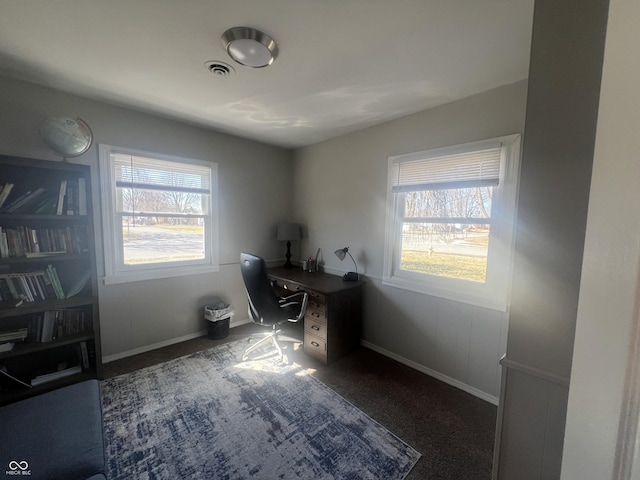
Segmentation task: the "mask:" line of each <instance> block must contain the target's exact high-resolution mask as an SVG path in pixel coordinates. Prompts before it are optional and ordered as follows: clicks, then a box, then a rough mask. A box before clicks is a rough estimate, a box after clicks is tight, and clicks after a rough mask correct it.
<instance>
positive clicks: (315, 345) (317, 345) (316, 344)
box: [311, 342, 320, 347]
mask: <svg viewBox="0 0 640 480" xmlns="http://www.w3.org/2000/svg"><path fill="white" fill-rule="evenodd" d="M311 345H313V346H314V347H319V346H320V344H319V343H318V342H311Z"/></svg>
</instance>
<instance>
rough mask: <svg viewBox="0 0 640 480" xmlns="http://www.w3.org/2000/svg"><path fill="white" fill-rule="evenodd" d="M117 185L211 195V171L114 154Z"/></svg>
mask: <svg viewBox="0 0 640 480" xmlns="http://www.w3.org/2000/svg"><path fill="white" fill-rule="evenodd" d="M112 158H113V160H114V168H115V180H116V186H118V187H124V188H137V189H146V190H165V191H173V192H184V193H198V194H209V193H211V173H210V172H211V169H210V168H209V167H206V166H201V165H195V164H188V163H177V162H170V161H166V160H157V159H153V158H144V157H137V156H133V155H125V154H120V153H116V154H113V157H112Z"/></svg>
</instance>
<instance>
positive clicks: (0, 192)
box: [0, 182, 14, 208]
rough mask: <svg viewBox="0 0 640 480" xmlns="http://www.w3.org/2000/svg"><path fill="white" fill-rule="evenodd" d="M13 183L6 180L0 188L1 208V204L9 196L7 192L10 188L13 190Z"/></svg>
mask: <svg viewBox="0 0 640 480" xmlns="http://www.w3.org/2000/svg"><path fill="white" fill-rule="evenodd" d="M13 185H14V184H13V183H11V182H7V183H5V184H4V185H3V186H2V189H1V190H0V208H2V205H4V203H5V202H6V201H7V198H9V194H10V193H11V190H13Z"/></svg>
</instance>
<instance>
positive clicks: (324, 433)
mask: <svg viewBox="0 0 640 480" xmlns="http://www.w3.org/2000/svg"><path fill="white" fill-rule="evenodd" d="M246 346H247V343H246V341H236V342H231V343H228V344H225V345H220V346H217V347H214V348H212V349H209V350H205V351H202V352H198V353H195V354H192V355H188V356H185V357H181V358H178V359H175V360H172V361H169V362H166V363H163V364H160V365H157V366H153V367H148V368H145V369H142V370H138V371H135V372H133V373H130V374H126V375H121V376H118V377H115V378H112V379H110V380H106V381H103V382H102V383H101V387H102V397H103V409H104V425H105V441H106V446H107V465H108V478H109V479H111V480H116V479H127V480H128V479H142V480H144V479H146V480H156V479H162V480H164V479H171V480H174V479H230V480H231V479H266V480H272V479H353V480H355V479H375V480H393V479H403V478H404V477H405V476H406V475H407V474H408V473H409V471H410V470H411V468H413V466H414V465H415V463H416V462H417V461H418V459H419V458H420V454H419V453H418V452H416V451H415V450H414V449H413V448H411V447H410V446H408V445H407V444H406V443H404V442H403V441H402V440H400V439H399V438H398V437H396V436H395V435H394V434H392V433H391V432H389V431H388V430H387V429H386V428H384V427H383V426H381V425H380V424H379V423H377V422H376V421H374V420H373V419H371V418H370V417H368V416H367V415H366V414H364V413H363V412H362V411H360V410H359V409H357V408H356V407H355V406H354V405H352V404H351V403H349V402H348V401H346V400H345V399H344V398H342V397H341V396H340V395H338V394H337V393H336V392H334V391H333V390H331V389H330V388H329V387H327V386H326V385H324V384H323V383H321V382H320V381H319V380H317V379H315V378H314V377H313V376H311V375H310V372H309V371H307V370H305V369H303V368H302V367H300V366H299V365H297V364H295V363H292V364H290V365H284V366H280V365H278V364H277V363H276V362H275V359H274V358H273V357H270V358H263V359H261V360H252V361H246V362H241V361H240V360H239V359H240V358H241V356H242V352H243V350H244V348H245V347H246Z"/></svg>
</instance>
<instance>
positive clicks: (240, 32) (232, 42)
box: [222, 27, 278, 68]
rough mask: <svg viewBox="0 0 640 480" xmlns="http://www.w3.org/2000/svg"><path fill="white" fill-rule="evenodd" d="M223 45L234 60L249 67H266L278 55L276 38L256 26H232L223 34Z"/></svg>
mask: <svg viewBox="0 0 640 480" xmlns="http://www.w3.org/2000/svg"><path fill="white" fill-rule="evenodd" d="M222 45H223V46H224V49H225V50H226V51H227V53H228V54H229V56H230V57H231V58H232V59H233V60H235V61H236V62H238V63H239V64H240V65H245V66H247V67H253V68H262V67H266V66H267V65H271V64H272V63H273V61H274V60H275V59H276V57H277V56H278V46H277V45H276V42H275V40H273V38H271V37H270V36H269V35H267V34H266V33H263V32H261V31H259V30H256V29H255V28H249V27H233V28H230V29H229V30H227V31H226V32H224V33H223V34H222Z"/></svg>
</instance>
